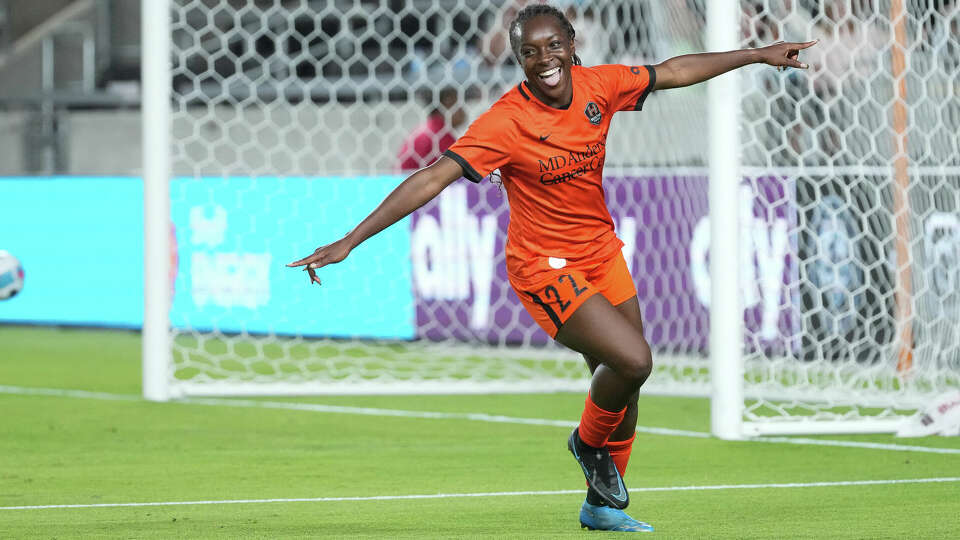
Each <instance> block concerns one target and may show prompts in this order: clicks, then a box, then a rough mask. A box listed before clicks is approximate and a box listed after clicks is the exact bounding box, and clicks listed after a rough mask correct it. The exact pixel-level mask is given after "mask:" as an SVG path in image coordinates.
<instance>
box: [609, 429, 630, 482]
mask: <svg viewBox="0 0 960 540" xmlns="http://www.w3.org/2000/svg"><path fill="white" fill-rule="evenodd" d="M636 438H637V434H636V433H634V434H633V437H630V438H629V439H627V440H625V441H607V450H609V451H610V457H612V458H613V462H614V463H615V464H616V465H617V470H618V471H620V477H621V478H622V477H623V476H624V475H626V474H627V462H628V461H630V451H631V450H633V440H634V439H636Z"/></svg>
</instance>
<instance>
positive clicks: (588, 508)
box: [580, 501, 653, 532]
mask: <svg viewBox="0 0 960 540" xmlns="http://www.w3.org/2000/svg"><path fill="white" fill-rule="evenodd" d="M580 526H581V527H583V528H585V529H588V530H591V531H619V532H653V527H651V526H650V524H649V523H644V522H642V521H637V520H635V519H633V518H632V517H630V516H628V515H627V514H626V512H624V511H623V510H618V509H616V508H610V507H609V506H594V505H592V504H590V503H588V502H587V501H583V506H581V507H580Z"/></svg>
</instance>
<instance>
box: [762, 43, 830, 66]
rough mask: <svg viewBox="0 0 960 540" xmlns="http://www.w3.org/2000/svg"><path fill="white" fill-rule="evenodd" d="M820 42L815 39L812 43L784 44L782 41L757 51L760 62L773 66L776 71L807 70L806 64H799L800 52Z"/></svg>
mask: <svg viewBox="0 0 960 540" xmlns="http://www.w3.org/2000/svg"><path fill="white" fill-rule="evenodd" d="M818 41H820V40H818V39H815V40H813V41H807V42H803V43H786V42H783V41H778V42H776V43H774V44H773V45H767V46H766V47H762V48H760V49H757V51H759V52H760V55H761V61H762V62H763V63H764V64H767V65H769V66H774V67H775V68H777V69H778V70H780V71H782V70H783V69H784V68H788V67H792V68H797V69H807V68H809V67H810V66H809V65H808V64H804V63H801V62H800V60H799V58H800V51H801V50H803V49H806V48H807V47H812V46H814V45H816V44H817V42H818Z"/></svg>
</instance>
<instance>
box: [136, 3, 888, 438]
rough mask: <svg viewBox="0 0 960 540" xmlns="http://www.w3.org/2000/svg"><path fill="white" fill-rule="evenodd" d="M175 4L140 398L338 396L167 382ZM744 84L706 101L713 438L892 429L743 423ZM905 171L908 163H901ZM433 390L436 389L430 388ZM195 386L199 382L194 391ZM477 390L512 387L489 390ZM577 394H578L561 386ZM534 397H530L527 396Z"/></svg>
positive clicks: (735, 37) (147, 39)
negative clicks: (740, 196) (741, 212)
mask: <svg viewBox="0 0 960 540" xmlns="http://www.w3.org/2000/svg"><path fill="white" fill-rule="evenodd" d="M170 7H171V2H170V0H141V8H142V14H143V17H142V21H143V22H142V54H143V57H142V81H143V92H142V114H143V182H144V321H143V333H142V335H143V341H142V367H143V378H142V382H143V396H144V398H146V399H148V400H151V401H167V400H170V399H175V398H177V397H181V396H182V395H185V394H187V393H189V394H190V395H194V394H197V395H200V394H204V395H223V394H227V393H229V394H235V395H254V394H256V395H265V394H278V393H279V394H303V393H305V392H312V393H316V392H330V393H343V392H337V391H336V389H334V388H331V387H330V386H329V385H321V386H316V387H311V386H310V385H300V384H289V385H288V384H282V383H278V384H274V385H270V384H265V385H262V386H261V387H260V388H258V389H257V390H255V391H253V392H250V391H248V390H245V389H238V388H237V387H236V386H231V385H229V384H223V385H220V384H215V385H204V386H203V388H195V389H194V390H190V388H191V386H190V385H189V384H187V385H185V386H184V388H179V387H178V388H174V387H173V386H172V384H171V381H170V373H171V370H170V366H171V364H172V362H173V351H172V349H173V343H172V337H171V322H170V311H171V302H172V294H171V287H170V282H169V276H170V272H171V258H170V249H171V239H170V230H171V213H170V212H171V208H170V178H171V171H172V155H171V142H172V141H171V124H172V109H171V98H172V93H171V85H170V81H171V57H170V55H171V43H170V39H171V38H170V35H171V14H170ZM706 41H707V48H708V50H710V51H723V50H735V49H738V48H739V47H740V40H739V5H738V1H737V0H712V1H710V2H708V3H707V24H706ZM739 96H740V91H739V77H738V75H737V74H736V73H728V74H726V75H723V76H719V77H716V78H714V79H713V80H711V81H709V82H708V101H709V107H708V110H709V140H710V149H709V162H708V167H709V171H710V181H709V205H710V208H711V212H710V228H711V230H712V231H713V234H711V235H710V239H711V240H710V252H711V253H715V254H717V253H725V254H732V255H730V256H724V257H712V258H711V262H710V265H711V272H710V281H711V307H710V335H709V346H710V362H709V365H710V372H711V387H710V388H711V389H710V391H709V394H710V399H711V432H712V434H713V435H714V436H716V437H718V438H722V439H731V440H735V439H743V438H746V437H752V436H762V435H796V434H829V433H879V432H893V431H896V429H897V427H898V426H899V425H900V423H901V422H902V418H899V417H898V418H889V417H888V418H861V419H857V420H813V419H804V418H802V417H801V418H791V419H789V420H788V421H781V422H748V421H744V408H745V399H746V397H745V386H746V383H745V380H744V362H745V355H744V350H743V343H744V323H743V308H742V305H743V298H742V296H741V293H740V291H739V289H738V288H737V287H730V286H728V284H730V283H739V281H740V279H739V274H740V268H739V262H740V257H739V255H738V254H739V252H740V249H741V247H742V246H740V235H739V234H738V231H739V227H740V223H739V213H738V210H737V208H738V199H737V194H738V186H739V184H740V181H741V177H742V168H741V163H740V151H739V147H740V142H739V114H740V110H739V106H738V99H739ZM904 167H905V164H904ZM431 384H432V386H431ZM194 386H197V385H194ZM478 388H479V390H477V391H484V392H486V391H504V390H510V388H504V387H498V386H496V385H492V386H489V387H487V386H483V385H482V384H481V386H480V387H478ZM558 389H571V390H572V389H573V388H556V387H553V388H551V390H553V391H556V390H558ZM406 390H409V391H411V392H423V393H436V392H441V391H442V390H443V387H442V385H437V384H433V383H430V384H422V383H418V384H416V385H410V386H409V387H403V388H395V389H394V391H406ZM528 391H529V390H528ZM375 392H377V388H375V387H372V386H371V387H367V386H358V387H357V388H354V389H352V391H351V392H350V393H375Z"/></svg>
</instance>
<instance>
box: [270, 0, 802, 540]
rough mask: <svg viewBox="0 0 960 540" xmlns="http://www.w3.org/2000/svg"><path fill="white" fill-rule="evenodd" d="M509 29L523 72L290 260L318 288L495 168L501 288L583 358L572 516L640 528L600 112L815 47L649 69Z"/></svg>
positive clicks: (632, 306) (622, 310) (540, 13)
mask: <svg viewBox="0 0 960 540" xmlns="http://www.w3.org/2000/svg"><path fill="white" fill-rule="evenodd" d="M509 37H510V45H511V48H512V49H513V53H514V55H515V56H516V58H517V61H518V62H519V63H520V65H521V66H522V67H523V72H524V75H525V76H526V80H525V81H523V82H521V83H520V84H518V85H517V86H516V87H515V88H512V89H511V90H510V91H508V92H507V93H506V94H504V95H503V97H501V98H500V99H499V100H498V101H497V102H496V103H494V104H493V106H492V107H490V109H489V110H488V111H487V112H485V113H484V114H483V115H481V116H480V117H479V118H477V119H476V121H474V122H473V124H471V125H470V127H469V128H468V129H467V132H466V133H465V134H464V136H463V137H461V138H460V139H459V140H458V141H457V142H456V143H454V144H453V145H452V146H451V147H450V148H449V149H448V150H447V151H446V152H445V153H444V155H443V156H442V157H441V158H439V159H438V160H437V161H436V162H434V163H433V164H432V165H430V166H429V167H426V168H424V169H421V170H419V171H417V172H416V173H414V174H413V175H411V176H410V177H408V178H407V179H406V180H404V181H403V182H402V183H401V184H400V185H399V186H397V188H396V189H394V190H393V192H392V193H390V195H388V196H387V198H386V199H385V200H384V201H383V202H382V203H381V204H380V205H379V206H378V207H377V208H376V209H375V210H374V211H373V212H372V213H371V214H370V215H369V216H367V218H366V219H364V220H363V221H362V222H360V224H359V225H357V227H356V228H354V229H353V230H352V231H351V232H350V233H348V234H347V235H346V236H345V237H343V238H342V239H340V240H338V241H336V242H333V243H332V244H328V245H325V246H323V247H320V248H317V250H316V251H314V252H313V254H312V255H310V256H308V257H304V258H302V259H299V260H297V261H294V262H292V263H290V264H289V265H288V266H306V268H305V269H306V270H307V272H308V273H309V276H310V280H311V282H315V283H317V284H319V283H320V280H319V278H317V275H316V270H317V269H318V268H321V267H323V266H326V265H328V264H332V263H336V262H340V261H342V260H343V259H344V258H345V257H346V256H347V255H348V254H349V253H350V251H351V250H352V249H353V248H355V247H357V245H359V244H360V243H361V242H363V241H364V240H366V239H367V238H370V237H371V236H373V235H374V234H376V233H378V232H380V231H381V230H383V229H385V228H386V227H389V226H390V225H392V224H393V223H396V222H397V221H398V220H400V219H401V218H403V217H404V216H406V215H407V214H409V213H411V212H413V211H414V210H415V209H417V208H419V207H420V206H422V205H423V204H425V203H426V202H427V201H429V200H431V199H433V198H434V197H436V196H437V195H438V194H439V193H440V192H441V191H442V190H443V189H444V188H445V187H447V186H448V185H450V184H451V183H452V182H454V181H455V180H457V179H458V178H460V177H465V178H467V179H468V180H471V181H473V182H480V181H481V179H482V178H484V177H485V176H486V175H488V174H489V173H490V172H491V171H493V170H495V169H498V168H499V169H500V172H501V176H502V181H503V186H504V187H505V188H506V190H507V197H508V199H509V203H510V227H509V231H508V234H507V245H506V265H507V273H508V275H509V278H510V284H511V285H512V286H513V289H514V291H515V292H516V293H517V296H518V297H519V298H520V300H521V302H523V304H524V306H525V307H526V309H527V310H528V311H529V312H530V314H531V315H532V316H533V318H534V319H535V320H536V321H537V323H538V324H540V326H541V327H543V329H544V330H546V331H547V333H548V334H550V335H551V336H553V337H554V339H556V340H557V341H559V342H560V343H562V344H564V345H566V346H567V347H570V348H571V349H573V350H575V351H578V352H580V353H582V354H583V355H584V358H585V359H586V362H587V365H588V367H589V368H590V371H591V372H592V374H593V377H592V380H591V383H590V392H589V393H588V395H587V399H586V402H585V405H584V410H583V414H582V416H581V418H580V424H579V426H578V427H577V429H575V430H574V431H573V433H571V435H570V438H569V440H568V442H567V445H568V448H569V449H570V451H571V452H572V453H573V455H574V457H575V459H576V460H577V462H578V463H579V465H580V467H581V469H582V470H583V473H584V475H585V477H586V479H587V484H588V486H589V487H588V489H587V498H586V500H585V501H584V503H583V505H582V507H581V510H580V523H581V525H582V526H583V527H587V528H590V529H601V530H618V531H651V530H653V528H652V527H650V526H649V525H648V524H646V523H643V522H640V521H637V520H634V519H633V518H631V517H630V516H628V515H627V514H626V513H624V512H623V509H624V508H626V507H627V504H628V503H629V498H628V495H627V490H626V488H625V487H624V485H623V480H622V477H623V474H624V472H625V470H626V466H627V461H628V459H629V457H630V450H631V447H632V444H633V439H634V435H635V433H636V425H637V397H638V392H639V389H640V386H641V385H642V384H643V383H644V381H645V380H646V379H647V376H648V375H650V370H651V368H652V360H651V354H650V347H649V346H648V345H647V341H646V340H645V339H644V336H643V322H642V320H641V317H640V304H639V302H638V300H637V292H636V288H635V286H634V283H633V279H632V278H631V276H630V274H629V272H628V270H627V265H626V262H625V261H624V259H623V256H622V255H621V253H620V249H621V247H623V242H621V241H620V240H619V239H618V238H617V237H616V235H615V234H614V230H613V220H612V219H611V217H610V213H609V211H608V210H607V207H606V205H605V203H604V199H603V189H602V188H601V178H602V173H603V162H604V158H605V155H606V139H607V132H608V131H609V129H610V120H611V118H612V117H613V114H614V113H615V112H618V111H639V110H640V109H641V107H642V106H643V102H644V100H645V99H646V98H647V96H648V95H649V94H650V92H652V91H654V90H662V89H666V88H676V87H681V86H688V85H691V84H695V83H699V82H702V81H705V80H707V79H709V78H711V77H714V76H717V75H720V74H721V73H725V72H727V71H730V70H732V69H736V68H739V67H742V66H745V65H747V64H754V63H764V64H768V65H771V66H776V67H778V68H782V67H793V68H801V69H806V68H807V66H806V65H805V64H801V63H800V62H799V61H798V60H797V59H798V56H799V51H800V50H801V49H805V48H807V47H810V46H811V45H813V44H814V42H807V43H776V44H774V45H770V46H768V47H763V48H759V49H745V50H739V51H732V52H721V53H706V54H690V55H684V56H678V57H675V58H671V59H669V60H667V61H665V62H663V63H661V64H657V65H653V66H632V67H631V66H622V65H605V66H595V67H584V66H582V65H580V59H579V58H578V57H577V55H576V53H575V45H574V37H575V33H574V29H573V26H572V25H571V24H570V22H569V21H568V20H567V18H566V17H565V16H564V15H563V14H562V13H561V12H560V11H558V10H557V9H555V8H553V7H550V6H547V5H542V4H537V5H531V6H528V7H526V8H524V9H523V10H522V11H520V12H519V13H518V14H517V17H516V19H515V20H514V21H513V23H512V24H511V26H510V35H509ZM641 140H642V139H641Z"/></svg>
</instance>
